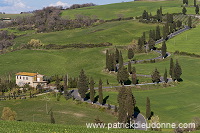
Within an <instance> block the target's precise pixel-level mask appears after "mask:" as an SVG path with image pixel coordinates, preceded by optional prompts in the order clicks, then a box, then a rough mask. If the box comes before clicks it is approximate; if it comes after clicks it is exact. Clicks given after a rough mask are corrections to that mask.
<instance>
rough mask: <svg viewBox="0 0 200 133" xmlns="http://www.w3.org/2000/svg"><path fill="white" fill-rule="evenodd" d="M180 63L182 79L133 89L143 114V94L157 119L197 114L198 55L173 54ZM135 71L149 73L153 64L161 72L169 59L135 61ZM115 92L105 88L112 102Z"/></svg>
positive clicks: (184, 119) (181, 119)
mask: <svg viewBox="0 0 200 133" xmlns="http://www.w3.org/2000/svg"><path fill="white" fill-rule="evenodd" d="M174 59H178V60H179V63H180V65H181V67H182V71H183V74H182V76H181V77H182V78H183V80H184V81H183V82H181V83H180V84H178V85H177V86H174V87H167V88H162V89H156V90H148V91H135V92H133V93H134V96H135V97H136V101H137V106H139V108H140V110H141V112H142V113H143V114H145V113H144V112H145V106H146V97H149V98H150V100H151V109H152V111H153V112H154V113H155V115H158V116H159V117H160V120H161V122H191V121H192V119H193V118H194V117H200V114H199V110H200V108H199V100H200V97H199V93H200V90H199V88H200V84H199V76H200V74H199V73H198V71H199V65H200V59H199V58H191V57H184V56H176V57H174ZM135 66H136V69H137V71H139V72H141V73H143V74H151V72H152V71H153V69H155V67H157V68H158V71H159V72H160V73H161V75H163V73H164V69H165V67H167V69H168V70H169V59H167V60H166V61H163V62H159V63H155V64H148V67H147V65H146V64H136V65H135ZM117 94H118V93H117V92H105V93H104V95H109V96H110V98H109V99H108V100H109V101H110V102H111V103H112V104H117V100H116V99H117Z"/></svg>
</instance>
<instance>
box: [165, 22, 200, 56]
mask: <svg viewBox="0 0 200 133" xmlns="http://www.w3.org/2000/svg"><path fill="white" fill-rule="evenodd" d="M199 33H200V26H197V27H196V28H194V29H191V30H189V31H186V32H184V33H182V34H180V35H178V36H177V37H175V38H173V39H171V40H169V41H167V48H168V51H170V52H174V51H176V50H179V51H182V52H189V53H195V54H200V51H199V44H200V43H199V42H200V38H199Z"/></svg>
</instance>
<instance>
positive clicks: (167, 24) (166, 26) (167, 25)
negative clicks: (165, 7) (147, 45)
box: [165, 22, 169, 35]
mask: <svg viewBox="0 0 200 133" xmlns="http://www.w3.org/2000/svg"><path fill="white" fill-rule="evenodd" d="M165 31H166V34H167V35H169V23H168V22H167V23H166V24H165Z"/></svg>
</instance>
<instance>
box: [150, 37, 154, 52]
mask: <svg viewBox="0 0 200 133" xmlns="http://www.w3.org/2000/svg"><path fill="white" fill-rule="evenodd" d="M148 44H149V49H150V50H151V49H154V47H155V41H154V40H153V39H152V38H150V39H149V41H148Z"/></svg>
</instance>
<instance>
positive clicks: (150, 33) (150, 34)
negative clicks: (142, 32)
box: [149, 30, 153, 38]
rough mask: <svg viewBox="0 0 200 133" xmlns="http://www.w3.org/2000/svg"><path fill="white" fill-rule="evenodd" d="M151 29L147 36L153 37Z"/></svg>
mask: <svg viewBox="0 0 200 133" xmlns="http://www.w3.org/2000/svg"><path fill="white" fill-rule="evenodd" d="M152 34H153V33H152V30H150V31H149V38H153V35H152Z"/></svg>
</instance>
